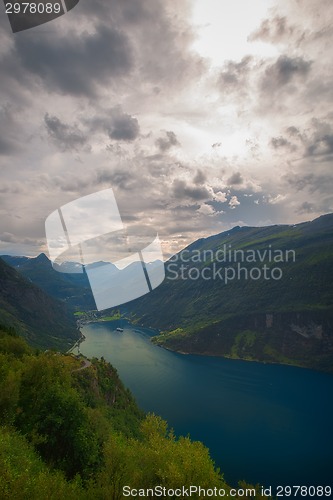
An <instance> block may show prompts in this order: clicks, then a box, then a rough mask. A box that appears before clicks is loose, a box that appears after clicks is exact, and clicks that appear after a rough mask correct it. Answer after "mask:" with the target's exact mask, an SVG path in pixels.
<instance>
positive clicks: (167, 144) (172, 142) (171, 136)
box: [155, 131, 180, 153]
mask: <svg viewBox="0 0 333 500" xmlns="http://www.w3.org/2000/svg"><path fill="white" fill-rule="evenodd" d="M165 135H166V137H159V138H158V139H157V140H156V141H155V144H156V146H157V147H158V148H159V150H160V151H161V152H162V153H164V152H165V151H168V150H169V149H171V148H172V147H173V146H180V142H179V141H178V139H177V136H176V134H175V133H174V132H172V131H169V132H166V133H165Z"/></svg>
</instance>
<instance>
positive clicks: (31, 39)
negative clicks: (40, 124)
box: [15, 24, 132, 96]
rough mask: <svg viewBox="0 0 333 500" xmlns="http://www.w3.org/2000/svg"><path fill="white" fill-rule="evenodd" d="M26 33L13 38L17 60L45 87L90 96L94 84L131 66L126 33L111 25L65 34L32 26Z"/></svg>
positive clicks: (94, 91)
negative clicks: (92, 31) (92, 30)
mask: <svg viewBox="0 0 333 500" xmlns="http://www.w3.org/2000/svg"><path fill="white" fill-rule="evenodd" d="M28 35H29V34H25V33H24V34H22V35H21V36H18V37H17V38H15V46H16V50H17V53H18V56H19V59H20V64H21V65H22V67H24V68H25V69H26V70H28V71H29V72H31V73H33V74H34V75H36V76H39V77H40V79H41V80H42V81H43V83H44V85H46V86H47V87H48V89H49V90H51V89H52V90H54V91H57V92H64V93H69V94H73V95H87V96H93V95H95V93H96V89H97V86H99V85H102V84H105V83H107V82H108V81H109V80H110V79H112V78H114V77H118V76H121V75H124V74H127V73H128V72H129V70H130V69H131V67H132V51H131V46H130V43H129V40H128V37H127V36H126V35H125V34H124V33H122V32H120V31H118V30H117V28H116V27H115V26H112V25H108V26H105V25H103V24H99V25H98V26H96V31H95V32H94V33H91V34H88V33H87V32H84V33H76V32H75V31H73V30H70V31H69V33H68V34H67V35H66V36H59V34H58V33H54V36H52V32H51V33H50V34H48V35H47V36H45V33H44V32H43V33H41V32H39V31H38V30H36V31H35V32H34V36H28Z"/></svg>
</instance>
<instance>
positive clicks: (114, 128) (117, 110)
mask: <svg viewBox="0 0 333 500" xmlns="http://www.w3.org/2000/svg"><path fill="white" fill-rule="evenodd" d="M84 122H85V123H86V124H87V125H88V126H89V128H90V131H91V133H94V132H96V130H103V131H104V132H105V133H106V134H107V135H108V136H109V137H110V139H113V140H116V141H125V142H132V141H134V140H135V139H136V138H137V137H138V136H139V135H140V125H139V122H138V120H137V119H136V118H135V117H134V116H131V115H129V114H128V113H125V112H124V111H123V109H122V107H121V106H115V107H114V108H112V109H110V110H106V111H103V112H101V114H100V115H98V116H96V117H94V118H90V119H88V120H84ZM111 149H112V147H111Z"/></svg>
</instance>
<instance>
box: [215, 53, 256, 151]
mask: <svg viewBox="0 0 333 500" xmlns="http://www.w3.org/2000/svg"><path fill="white" fill-rule="evenodd" d="M252 63H253V57H252V56H245V57H243V59H242V60H241V61H240V62H236V61H227V62H226V63H225V64H224V66H223V69H222V71H221V72H220V74H219V78H218V86H219V88H220V89H221V91H222V92H223V93H227V94H229V93H234V92H238V91H240V90H243V91H244V92H245V87H246V84H247V83H248V75H249V73H250V71H251V67H252ZM218 145H220V144H218V143H216V144H215V145H213V147H214V146H215V147H216V146H218Z"/></svg>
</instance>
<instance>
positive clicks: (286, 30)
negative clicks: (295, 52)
mask: <svg viewBox="0 0 333 500" xmlns="http://www.w3.org/2000/svg"><path fill="white" fill-rule="evenodd" d="M296 31H297V28H296V27H295V26H291V25H289V23H288V21H287V18H286V17H285V16H278V15H276V16H274V17H273V18H272V19H264V20H263V21H262V23H261V25H260V27H259V28H258V29H257V30H255V31H254V32H253V33H251V34H250V35H249V37H248V40H249V41H250V42H252V41H257V40H262V41H264V42H271V43H279V42H281V41H284V40H285V39H286V38H290V37H291V36H292V35H294V33H295V32H296Z"/></svg>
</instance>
